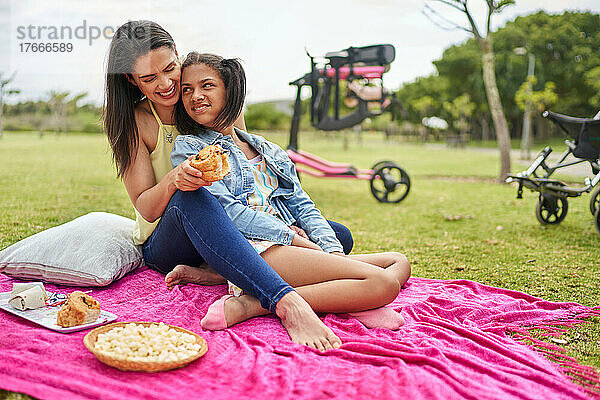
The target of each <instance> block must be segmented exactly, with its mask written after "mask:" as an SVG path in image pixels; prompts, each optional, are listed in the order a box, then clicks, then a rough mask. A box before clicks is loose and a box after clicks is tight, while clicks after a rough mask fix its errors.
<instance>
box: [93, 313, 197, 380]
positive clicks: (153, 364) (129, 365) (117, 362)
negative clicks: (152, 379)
mask: <svg viewBox="0 0 600 400" xmlns="http://www.w3.org/2000/svg"><path fill="white" fill-rule="evenodd" d="M131 323H135V324H138V325H143V326H145V327H147V326H150V325H158V323H156V322H132V321H130V322H115V323H113V324H109V325H104V326H100V327H98V328H96V329H94V330H93V331H91V332H89V333H88V334H87V335H85V337H84V338H83V344H84V345H85V347H87V349H88V350H89V351H91V352H92V353H93V354H94V355H95V356H96V358H97V359H98V360H99V361H101V362H103V363H104V364H106V365H110V366H111V367H114V368H117V369H120V370H121V371H143V372H159V371H168V370H170V369H175V368H181V367H184V366H186V365H188V364H189V363H191V362H192V361H194V360H196V359H198V358H200V357H202V356H203V355H204V354H205V353H206V352H207V351H208V346H207V345H206V340H204V339H203V338H202V336H200V335H198V334H197V333H194V332H190V331H188V330H187V329H183V328H180V327H178V326H174V325H168V324H165V325H167V326H169V327H170V328H173V329H175V330H177V331H179V332H185V333H188V334H190V335H193V336H194V337H195V338H196V343H198V344H199V345H200V350H199V351H198V353H197V354H195V355H193V356H190V357H187V358H183V359H181V360H177V361H163V362H157V361H129V360H123V359H119V358H114V357H111V356H108V355H106V354H103V353H101V352H99V351H97V350H96V347H95V345H96V339H97V338H98V335H99V334H100V333H105V332H108V331H110V330H111V329H113V328H116V327H119V326H125V325H127V324H131Z"/></svg>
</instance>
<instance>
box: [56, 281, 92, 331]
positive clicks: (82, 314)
mask: <svg viewBox="0 0 600 400" xmlns="http://www.w3.org/2000/svg"><path fill="white" fill-rule="evenodd" d="M98 316H100V303H98V301H97V300H96V299H94V298H93V297H92V296H89V295H87V294H85V293H83V292H80V291H79V290H76V291H74V292H73V293H71V294H70V295H69V298H68V299H67V302H66V304H65V305H63V306H62V307H61V309H60V310H59V311H58V316H57V318H56V323H57V324H58V325H60V326H62V327H63V328H68V327H71V326H76V325H83V324H89V323H90V322H94V321H96V320H97V319H98Z"/></svg>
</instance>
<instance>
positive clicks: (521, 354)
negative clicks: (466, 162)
mask: <svg viewBox="0 0 600 400" xmlns="http://www.w3.org/2000/svg"><path fill="white" fill-rule="evenodd" d="M163 279H164V278H163V276H162V275H160V274H159V273H157V272H155V271H152V270H150V269H147V268H142V269H139V270H137V271H135V272H134V273H132V274H129V275H128V276H126V277H125V278H123V279H121V280H120V281H119V282H116V283H113V284H112V285H110V286H108V287H106V288H100V289H93V292H92V295H93V296H94V297H95V298H96V299H98V300H99V301H100V303H101V305H102V307H103V308H104V309H106V310H108V311H111V312H113V313H115V314H117V315H118V316H119V319H118V320H117V321H163V322H165V323H168V324H174V325H178V326H181V327H184V328H186V329H189V330H192V331H194V332H197V333H199V334H200V335H202V336H203V337H204V338H205V339H206V341H207V342H208V347H209V350H208V353H207V354H206V355H205V356H204V357H202V358H200V359H198V360H197V361H195V362H193V363H192V364H190V365H188V366H187V367H184V368H181V369H177V370H172V371H167V372H161V373H138V372H121V371H119V370H116V369H113V368H111V367H108V366H106V365H104V364H102V363H100V362H99V361H98V360H96V358H95V357H94V356H93V354H91V353H90V352H89V351H88V350H87V349H86V348H85V347H84V345H83V336H84V335H85V333H86V332H85V331H84V332H77V333H72V334H61V333H56V332H53V331H50V330H46V329H44V328H41V327H38V326H37V325H34V324H32V323H30V322H28V321H25V320H22V319H20V318H19V317H16V316H13V315H12V314H9V313H6V312H4V311H1V310H0V332H1V334H0V388H2V389H5V390H10V391H15V392H23V393H26V394H29V395H31V396H34V397H37V398H40V399H67V398H68V399H171V398H175V399H183V398H189V399H200V398H202V399H204V398H206V399H211V400H217V399H245V398H249V399H289V398H293V399H328V398H344V399H444V400H447V399H477V400H482V399H520V400H521V399H544V400H549V399H571V400H572V399H589V398H590V397H589V396H590V395H591V396H592V397H593V396H598V393H599V392H598V385H597V383H598V374H597V372H596V371H595V370H594V369H592V368H589V367H585V366H581V365H578V364H577V363H576V362H575V360H573V359H571V358H568V357H566V356H565V355H564V354H562V353H561V349H560V348H559V347H556V346H553V345H547V344H543V343H542V342H537V341H536V342H534V343H533V344H531V342H530V344H529V345H526V344H524V343H523V342H522V341H520V340H521V339H523V338H524V337H529V338H531V337H530V336H529V333H530V328H529V327H530V326H532V325H535V326H537V327H538V328H541V332H545V334H546V335H557V334H558V333H560V331H561V329H562V328H558V325H563V326H565V325H566V326H568V325H572V324H574V323H577V322H581V321H582V318H585V317H586V316H590V315H592V314H596V315H598V314H600V313H599V310H598V309H592V308H588V307H584V306H581V305H578V304H575V303H552V302H548V301H544V300H541V299H538V298H535V297H531V296H528V295H526V294H523V293H520V292H515V291H511V290H505V289H498V288H494V287H489V286H484V285H481V284H478V283H476V282H472V281H466V280H454V281H442V280H431V279H421V278H411V279H410V280H409V282H408V283H407V285H406V287H405V288H404V289H403V290H402V291H401V293H400V296H399V297H398V298H397V299H396V301H395V302H394V303H393V304H392V305H391V307H393V308H394V309H396V310H401V312H402V315H403V316H404V318H405V319H406V325H405V326H404V327H403V328H402V329H401V330H399V331H397V332H392V331H390V330H386V329H366V328H365V327H364V326H363V325H361V324H360V323H359V322H358V321H357V320H355V319H352V318H348V316H347V315H343V314H341V315H333V314H328V315H326V316H324V321H325V324H326V325H328V326H329V327H331V328H332V329H333V331H334V332H335V333H336V334H337V335H338V336H339V337H340V338H341V339H342V341H343V342H344V344H343V345H342V347H341V348H340V349H336V350H329V351H326V352H325V353H319V352H318V351H316V350H313V349H310V348H308V347H304V346H301V345H296V344H294V343H292V342H291V341H290V339H289V336H288V335H287V333H286V331H285V330H284V329H283V327H282V325H281V324H280V322H279V320H278V319H277V318H276V317H274V316H266V317H260V318H254V319H252V320H249V321H246V322H244V323H241V324H239V325H236V326H234V327H232V328H230V329H227V330H224V331H219V332H210V331H204V330H203V329H202V328H201V327H200V319H201V318H202V316H203V315H204V313H205V312H206V310H207V308H208V306H209V305H210V304H211V303H212V302H213V301H215V300H217V299H218V298H219V297H220V296H222V295H223V294H224V293H225V292H226V288H225V286H224V285H223V286H216V287H204V286H197V285H188V286H183V287H178V288H176V289H174V290H173V291H171V292H169V291H168V290H167V289H166V287H165V284H164V280H163ZM12 282H13V280H11V279H10V278H7V277H5V276H3V275H0V291H9V290H10V289H11V287H12V286H11V284H12ZM46 286H47V289H48V290H50V291H59V292H70V291H72V290H73V288H67V287H60V286H59V287H57V286H54V285H50V284H48V285H46ZM507 333H510V334H507ZM534 346H535V347H537V349H538V350H536V349H535V348H534ZM539 350H542V352H546V353H548V354H547V355H549V356H550V357H552V358H554V359H556V360H557V361H558V362H552V361H550V360H549V359H548V358H547V357H546V356H544V355H543V354H542V352H540V351H539ZM565 371H568V372H569V376H567V375H566V374H565ZM573 379H579V380H580V381H581V382H583V383H584V384H580V385H577V384H575V383H574V382H573Z"/></svg>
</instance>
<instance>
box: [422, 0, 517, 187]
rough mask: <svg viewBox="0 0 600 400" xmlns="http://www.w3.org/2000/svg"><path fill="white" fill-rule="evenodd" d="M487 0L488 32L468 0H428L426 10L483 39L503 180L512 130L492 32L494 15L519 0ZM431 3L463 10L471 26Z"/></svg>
mask: <svg viewBox="0 0 600 400" xmlns="http://www.w3.org/2000/svg"><path fill="white" fill-rule="evenodd" d="M485 2H486V5H487V17H486V23H485V34H484V33H482V32H481V31H480V29H479V28H478V27H477V23H476V22H475V20H474V18H473V15H472V13H471V11H470V10H469V8H468V7H467V0H428V1H427V2H426V10H427V12H428V14H427V15H428V16H429V17H430V19H431V20H432V21H434V22H435V19H434V18H437V19H438V21H441V23H439V22H436V23H437V24H438V25H439V26H442V25H441V24H445V25H446V27H448V26H451V27H453V28H458V29H462V30H465V31H467V32H469V33H470V34H471V35H473V37H474V38H475V39H476V40H477V42H478V43H479V47H480V48H481V52H482V56H481V62H482V66H483V82H484V84H485V92H486V95H487V100H488V105H489V108H490V112H491V114H492V120H493V121H494V128H495V130H496V138H497V140H498V148H499V150H500V176H499V177H498V180H499V182H504V181H505V179H506V177H507V176H508V174H509V173H510V133H509V131H508V124H507V123H506V117H505V116H504V109H503V108H502V102H501V100H500V94H499V92H498V85H497V83H496V70H495V65H494V51H493V49H492V38H491V36H490V34H491V27H492V16H493V15H494V14H498V13H500V12H501V11H502V10H503V9H504V8H505V7H506V6H509V5H511V4H514V3H515V1H514V0H485ZM428 3H440V4H443V5H446V6H449V7H452V8H454V9H456V10H458V11H460V12H461V13H463V14H464V15H465V16H466V18H467V21H468V25H467V27H464V26H462V25H459V24H457V23H455V22H453V21H451V20H449V19H448V18H446V17H444V16H443V15H441V14H440V13H438V12H437V11H436V10H435V9H434V8H433V7H431V6H429V4H428ZM448 24H449V25H448Z"/></svg>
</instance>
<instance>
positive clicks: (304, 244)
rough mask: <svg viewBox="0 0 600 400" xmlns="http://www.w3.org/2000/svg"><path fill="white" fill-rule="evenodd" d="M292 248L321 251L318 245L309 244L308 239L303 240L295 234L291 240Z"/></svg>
mask: <svg viewBox="0 0 600 400" xmlns="http://www.w3.org/2000/svg"><path fill="white" fill-rule="evenodd" d="M292 246H297V247H306V248H307V249H313V250H318V251H323V249H322V248H320V247H319V245H318V244H316V243H313V242H311V241H310V240H309V239H306V238H303V237H302V236H300V235H299V234H295V235H294V237H293V238H292Z"/></svg>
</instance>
